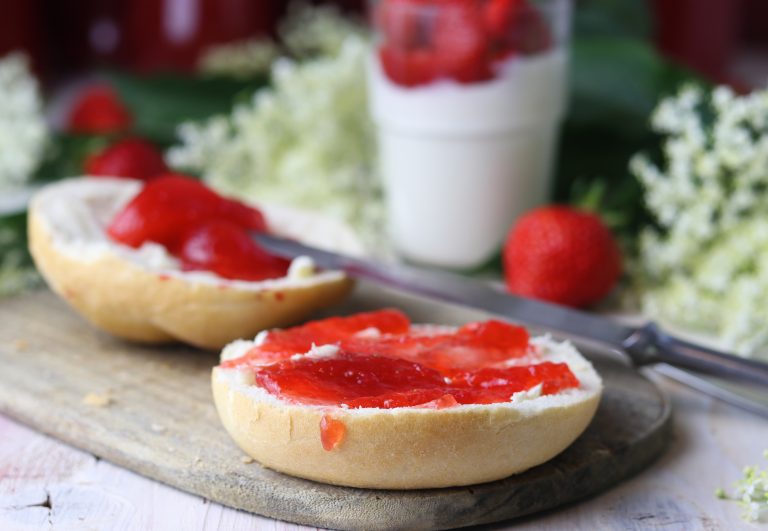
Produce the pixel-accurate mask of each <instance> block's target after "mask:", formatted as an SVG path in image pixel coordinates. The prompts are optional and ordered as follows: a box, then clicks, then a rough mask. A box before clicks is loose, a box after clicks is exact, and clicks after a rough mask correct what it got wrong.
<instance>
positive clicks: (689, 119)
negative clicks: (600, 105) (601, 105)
mask: <svg viewBox="0 0 768 531" xmlns="http://www.w3.org/2000/svg"><path fill="white" fill-rule="evenodd" d="M651 123H652V127H653V129H654V130H655V131H656V132H658V133H660V134H662V135H664V136H665V139H664V141H663V143H662V160H663V162H662V164H656V163H654V162H653V161H652V160H651V159H650V158H649V157H647V156H645V155H638V156H636V157H634V158H633V160H632V161H631V169H632V171H633V173H634V174H635V176H636V177H637V178H638V179H639V181H640V183H641V184H642V186H643V188H644V199H645V204H646V207H647V208H648V210H649V211H650V213H651V214H652V215H653V217H654V220H655V223H656V227H654V228H648V229H646V230H644V232H643V233H642V234H641V236H640V256H639V260H638V262H639V263H638V265H639V268H638V271H637V277H638V278H639V285H640V287H641V290H642V301H643V307H644V308H643V309H644V311H645V312H647V313H648V314H649V315H658V316H659V317H661V318H662V319H666V320H668V321H670V322H674V323H678V324H682V325H686V326H690V327H693V328H698V329H700V330H702V331H707V332H714V333H715V334H717V335H718V336H719V339H720V340H721V342H722V344H723V346H724V347H725V348H729V349H732V350H735V351H736V352H738V353H740V354H742V355H753V354H755V353H757V352H760V351H761V350H763V351H764V350H765V349H766V346H768V329H766V327H765V323H766V322H768V91H759V92H754V93H752V94H750V95H747V96H737V95H735V94H734V93H733V92H732V91H731V90H730V89H728V88H725V87H719V88H717V89H715V90H714V91H712V92H711V94H708V93H706V92H705V91H704V90H702V89H701V88H698V87H693V86H690V87H686V88H684V89H683V90H681V91H680V93H679V94H678V95H677V96H675V97H671V98H667V99H665V100H663V101H662V102H661V103H660V104H659V106H658V107H657V109H656V110H655V112H654V114H653V116H652V119H651Z"/></svg>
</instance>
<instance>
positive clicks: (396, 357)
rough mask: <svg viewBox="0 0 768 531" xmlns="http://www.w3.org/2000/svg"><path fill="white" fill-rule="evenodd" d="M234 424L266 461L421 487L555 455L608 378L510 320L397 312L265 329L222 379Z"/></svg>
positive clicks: (347, 478)
mask: <svg viewBox="0 0 768 531" xmlns="http://www.w3.org/2000/svg"><path fill="white" fill-rule="evenodd" d="M212 384H213V394H214V399H215V403H216V407H217V409H218V412H219V416H220V417H221V420H222V422H223V424H224V427H225V428H226V430H227V431H228V432H229V434H230V435H231V436H232V438H233V439H234V440H235V442H236V443H237V444H238V445H239V446H240V447H241V448H242V449H243V450H244V451H245V452H246V453H247V454H249V455H250V456H251V457H253V458H254V459H256V460H258V461H259V462H261V463H262V464H263V465H265V466H267V467H270V468H273V469H275V470H278V471H281V472H285V473H287V474H291V475H295V476H299V477H303V478H307V479H311V480H315V481H321V482H326V483H332V484H337V485H347V486H352V487H363V488H379V489H420V488H437V487H450V486H458V485H469V484H475V483H481V482H486V481H493V480H497V479H501V478H504V477H507V476H509V475H511V474H515V473H518V472H522V471H524V470H526V469H529V468H531V467H533V466H536V465H538V464H540V463H543V462H545V461H547V460H549V459H551V458H552V457H554V456H555V455H557V454H558V453H560V452H561V451H563V450H564V449H565V448H566V447H568V446H569V445H570V444H571V443H572V442H573V441H574V440H575V439H576V438H577V437H578V436H579V435H580V434H581V433H582V432H583V431H584V429H585V428H586V427H587V425H588V424H589V422H590V420H591V419H592V417H593V415H594V413H595V411H596V409H597V405H598V402H599V399H600V395H601V391H602V384H601V380H600V377H599V376H598V375H597V373H596V372H595V370H594V369H593V368H592V366H591V365H590V363H589V362H588V361H587V360H585V359H584V358H583V357H582V356H581V355H580V354H579V353H578V352H577V351H576V349H575V348H574V347H573V346H571V345H570V344H569V343H559V342H556V341H553V340H552V339H549V338H547V337H539V338H534V339H531V338H529V336H528V333H527V332H526V330H525V329H524V328H521V327H518V326H514V325H511V324H508V323H505V322H501V321H493V320H492V321H487V322H480V323H470V324H466V325H464V326H462V327H460V328H453V327H443V326H435V325H413V324H411V323H410V321H409V319H408V318H407V317H406V316H405V315H403V314H402V313H400V312H399V311H396V310H381V311H376V312H370V313H362V314H357V315H353V316H350V317H335V318H330V319H326V320H323V321H315V322H311V323H309V324H306V325H303V326H299V327H294V328H290V329H286V330H272V331H269V332H262V333H261V334H260V335H259V336H258V337H257V338H256V340H255V341H243V340H241V341H236V342H234V343H232V344H230V345H228V346H227V347H226V348H225V349H224V350H223V352H222V361H221V364H220V365H219V366H218V367H216V368H214V370H213V374H212Z"/></svg>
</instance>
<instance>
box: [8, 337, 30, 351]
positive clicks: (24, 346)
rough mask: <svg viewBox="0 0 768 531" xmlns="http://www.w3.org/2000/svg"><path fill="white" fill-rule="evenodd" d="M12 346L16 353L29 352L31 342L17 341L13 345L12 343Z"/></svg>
mask: <svg viewBox="0 0 768 531" xmlns="http://www.w3.org/2000/svg"><path fill="white" fill-rule="evenodd" d="M11 346H12V347H13V350H15V351H16V352H26V351H27V350H29V341H27V340H26V339H17V340H16V341H14V342H13V343H11Z"/></svg>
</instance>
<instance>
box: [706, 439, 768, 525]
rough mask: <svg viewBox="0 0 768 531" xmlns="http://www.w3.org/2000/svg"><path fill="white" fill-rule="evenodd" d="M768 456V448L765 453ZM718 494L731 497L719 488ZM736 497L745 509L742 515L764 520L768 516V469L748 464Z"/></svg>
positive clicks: (752, 519)
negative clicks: (759, 468) (760, 468)
mask: <svg viewBox="0 0 768 531" xmlns="http://www.w3.org/2000/svg"><path fill="white" fill-rule="evenodd" d="M763 455H764V457H766V458H768V450H766V451H765V452H764V453H763ZM716 494H717V496H718V497H719V498H722V499H729V498H728V496H727V495H726V493H725V491H724V490H722V489H718V490H717V493H716ZM734 499H735V500H736V501H737V502H738V503H739V505H740V506H741V507H742V509H743V510H744V512H743V514H742V517H743V518H744V519H745V520H747V521H750V522H759V521H763V520H764V519H765V518H764V517H765V516H768V470H758V468H757V467H754V466H748V467H746V468H745V469H744V477H743V478H742V479H741V480H739V481H738V482H737V483H736V492H735V495H734Z"/></svg>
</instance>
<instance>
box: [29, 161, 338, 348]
mask: <svg viewBox="0 0 768 531" xmlns="http://www.w3.org/2000/svg"><path fill="white" fill-rule="evenodd" d="M299 217H300V216H299V215H296V216H292V215H287V214H286V212H285V211H282V210H275V211H274V213H272V212H270V210H269V209H266V210H265V211H264V213H263V214H262V212H261V211H260V210H258V209H256V208H253V207H250V206H247V205H245V204H243V203H240V202H237V201H234V200H232V199H228V198H225V197H222V196H220V195H218V194H216V193H215V192H213V191H212V190H210V189H208V188H206V187H205V186H204V185H203V184H202V183H200V182H198V181H196V180H194V179H191V178H188V177H184V176H181V175H176V174H167V175H163V176H160V177H158V178H155V179H153V180H151V181H149V182H147V183H142V182H140V181H134V180H129V179H117V178H98V179H96V178H74V179H68V180H65V181H60V182H57V183H55V184H52V185H49V186H47V187H45V188H44V189H43V190H41V191H40V192H39V193H38V194H37V195H36V196H35V197H34V198H33V200H32V203H31V205H30V210H29V245H30V250H31V252H32V256H33V257H34V260H35V263H36V265H37V267H38V269H39V270H40V272H41V273H42V275H43V276H44V277H45V279H46V280H47V282H48V284H49V286H50V287H51V289H53V290H54V291H55V292H56V293H58V294H59V295H61V296H62V297H63V298H64V299H65V300H66V301H67V302H68V303H69V304H70V305H71V306H72V307H73V308H74V309H75V310H77V311H78V312H79V313H81V314H82V315H83V316H84V317H85V318H86V319H88V320H89V321H90V322H91V323H93V324H94V325H96V326H97V327H99V328H101V329H103V330H105V331H107V332H109V333H111V334H114V335H116V336H118V337H121V338H124V339H128V340H132V341H139V342H146V343H165V342H175V341H182V342H185V343H189V344H192V345H196V346H199V347H203V348H210V349H220V348H221V347H222V346H224V345H225V344H227V343H228V342H230V341H233V340H234V339H236V338H239V337H253V336H254V335H255V334H256V333H258V332H259V331H260V330H263V329H266V328H271V327H275V326H285V325H289V324H292V323H294V322H297V321H298V320H300V319H304V318H306V317H307V316H308V315H309V314H311V312H312V311H314V310H316V309H318V308H321V307H325V306H328V305H331V304H333V303H335V302H337V301H339V300H340V299H342V298H343V297H344V296H345V295H346V294H347V293H348V292H349V290H350V289H351V281H350V279H349V278H347V277H346V276H345V275H344V274H343V273H341V272H338V271H318V270H316V269H315V267H314V265H313V263H312V261H311V260H309V259H308V258H297V259H295V260H294V261H293V262H288V261H285V260H282V259H279V258H276V257H273V256H270V255H269V254H267V253H266V252H265V251H264V250H262V249H261V248H260V247H259V246H258V245H257V244H256V243H255V242H254V241H253V240H252V239H250V237H249V236H248V234H249V232H248V231H267V230H268V231H270V232H273V233H275V234H278V235H282V236H286V237H293V238H296V239H304V240H305V241H306V239H307V237H308V236H311V235H312V234H313V231H314V233H315V234H316V233H317V232H318V231H322V229H323V225H322V222H320V223H318V222H317V221H316V220H314V219H310V220H308V221H307V220H305V222H304V223H302V222H301V220H300V219H298V218H299ZM323 221H325V220H323ZM319 239H320V241H321V242H322V237H321V238H319ZM310 240H311V238H310ZM317 240H318V238H315V241H310V242H308V243H314V244H317V243H318V241H317ZM342 246H343V245H342ZM346 250H349V249H346Z"/></svg>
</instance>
